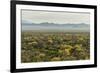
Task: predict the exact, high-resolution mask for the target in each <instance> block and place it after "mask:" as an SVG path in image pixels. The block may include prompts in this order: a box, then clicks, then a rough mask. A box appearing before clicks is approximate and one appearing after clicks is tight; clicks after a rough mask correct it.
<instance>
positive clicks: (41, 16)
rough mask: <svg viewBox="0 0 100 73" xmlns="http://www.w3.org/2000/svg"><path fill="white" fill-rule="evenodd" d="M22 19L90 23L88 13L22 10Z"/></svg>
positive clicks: (39, 21)
mask: <svg viewBox="0 0 100 73" xmlns="http://www.w3.org/2000/svg"><path fill="white" fill-rule="evenodd" d="M22 20H25V21H30V22H33V23H42V22H49V23H59V24H63V23H74V24H77V23H86V24H89V23H90V14H89V13H75V12H54V11H32V10H22Z"/></svg>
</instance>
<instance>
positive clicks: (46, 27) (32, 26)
mask: <svg viewBox="0 0 100 73" xmlns="http://www.w3.org/2000/svg"><path fill="white" fill-rule="evenodd" d="M22 30H23V31H24V30H37V31H38V30H39V31H89V30H90V25H89V24H85V23H79V24H71V23H66V24H57V23H48V22H43V23H31V22H22Z"/></svg>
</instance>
